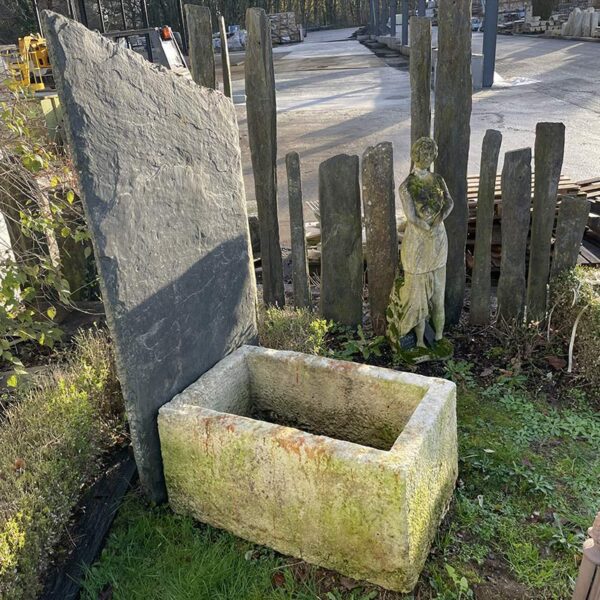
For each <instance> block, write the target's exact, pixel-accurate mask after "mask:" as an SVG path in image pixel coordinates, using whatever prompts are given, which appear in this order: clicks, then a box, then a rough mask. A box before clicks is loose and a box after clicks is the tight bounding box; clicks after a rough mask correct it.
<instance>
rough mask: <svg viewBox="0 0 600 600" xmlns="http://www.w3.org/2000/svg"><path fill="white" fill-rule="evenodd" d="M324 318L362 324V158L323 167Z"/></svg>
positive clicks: (335, 160) (334, 161) (330, 162)
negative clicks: (360, 176)
mask: <svg viewBox="0 0 600 600" xmlns="http://www.w3.org/2000/svg"><path fill="white" fill-rule="evenodd" d="M319 212H320V216H321V314H322V315H323V317H324V318H325V319H331V320H333V321H336V322H338V323H341V324H342V325H349V326H352V327H356V326H357V325H360V323H361V321H362V292H363V257H362V231H361V230H362V224H361V217H360V186H359V183H358V156H348V154H339V155H338V156H334V157H332V158H330V159H328V160H326V161H324V162H322V163H321V164H320V165H319Z"/></svg>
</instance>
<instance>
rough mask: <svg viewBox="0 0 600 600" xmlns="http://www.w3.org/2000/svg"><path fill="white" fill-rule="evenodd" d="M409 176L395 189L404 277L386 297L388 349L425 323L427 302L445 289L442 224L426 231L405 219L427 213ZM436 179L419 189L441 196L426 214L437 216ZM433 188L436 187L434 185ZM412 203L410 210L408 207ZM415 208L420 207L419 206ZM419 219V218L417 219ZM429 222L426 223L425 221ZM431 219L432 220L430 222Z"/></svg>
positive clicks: (445, 244)
mask: <svg viewBox="0 0 600 600" xmlns="http://www.w3.org/2000/svg"><path fill="white" fill-rule="evenodd" d="M415 177H416V176H415V175H413V174H411V175H409V177H408V178H407V179H406V180H405V181H404V182H402V184H401V185H400V189H399V194H400V200H401V202H402V206H403V208H404V213H405V215H406V216H407V218H408V221H407V225H406V231H405V233H404V238H403V239H402V247H401V251H400V256H401V260H402V269H403V271H404V276H403V277H400V278H399V279H398V280H397V282H396V285H394V289H393V290H392V293H391V296H390V304H389V306H388V314H387V320H388V329H387V333H388V337H389V339H390V341H391V342H392V345H397V342H398V340H399V339H400V338H401V337H403V336H405V335H406V334H408V333H410V331H412V330H413V329H414V328H415V327H416V326H417V325H418V324H419V323H420V322H421V321H423V320H425V319H427V318H428V317H429V315H430V314H431V300H432V298H433V295H434V293H435V291H436V290H440V289H441V290H442V291H443V290H444V288H445V285H446V259H447V257H448V238H447V236H446V229H445V227H444V222H443V220H441V219H440V220H438V222H437V223H436V224H435V225H433V226H432V227H431V229H430V230H428V231H426V230H425V229H423V228H421V227H419V226H418V225H416V224H415V223H414V222H413V220H412V219H411V218H410V217H409V215H411V214H415V213H416V214H417V217H418V216H419V213H421V214H422V215H423V216H425V215H424V211H426V210H427V208H428V207H427V206H426V204H427V199H423V198H416V199H415V198H413V196H412V195H411V191H410V190H411V189H412V190H413V194H414V186H412V185H410V182H411V178H413V180H414V178H415ZM438 177H439V175H435V174H434V175H433V177H432V182H431V183H432V184H433V185H432V187H431V188H429V186H427V187H425V188H421V192H422V193H424V194H425V195H427V194H433V195H434V196H437V195H438V194H441V195H442V198H441V204H440V198H438V197H435V198H431V200H432V202H431V204H430V206H429V208H430V209H431V208H432V207H433V210H432V211H431V212H430V214H431V213H433V214H437V213H438V212H441V211H443V206H444V202H443V185H442V186H439V187H438V185H439V184H438V181H437V179H438ZM436 184H437V185H436ZM409 202H410V203H412V210H411V207H410V206H408V203H409ZM419 204H420V205H421V206H419ZM421 218H423V217H421ZM426 220H428V221H429V219H426ZM433 220H434V219H433V218H432V219H431V221H433Z"/></svg>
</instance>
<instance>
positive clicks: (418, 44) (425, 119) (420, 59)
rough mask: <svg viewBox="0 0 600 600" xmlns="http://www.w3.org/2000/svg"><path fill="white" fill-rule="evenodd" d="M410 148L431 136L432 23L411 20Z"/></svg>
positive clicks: (424, 18)
mask: <svg viewBox="0 0 600 600" xmlns="http://www.w3.org/2000/svg"><path fill="white" fill-rule="evenodd" d="M409 65H410V144H411V146H412V145H413V144H414V143H415V142H416V141H417V140H418V139H419V138H422V137H430V136H431V19H430V18H429V17H416V16H415V17H412V18H411V19H410V63H409Z"/></svg>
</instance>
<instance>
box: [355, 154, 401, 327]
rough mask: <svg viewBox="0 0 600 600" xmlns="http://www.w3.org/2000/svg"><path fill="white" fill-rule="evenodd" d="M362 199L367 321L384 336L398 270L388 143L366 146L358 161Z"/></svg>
mask: <svg viewBox="0 0 600 600" xmlns="http://www.w3.org/2000/svg"><path fill="white" fill-rule="evenodd" d="M362 198H363V208H364V212H365V232H366V238H367V274H368V281H369V305H370V308H371V321H372V323H373V331H374V333H375V334H376V335H384V334H385V327H386V317H385V313H386V309H387V306H388V304H389V301H390V292H391V291H392V287H393V285H394V279H395V278H396V271H397V268H398V231H397V229H396V202H395V198H394V156H393V147H392V144H391V142H383V143H381V144H377V146H374V147H373V146H369V147H368V148H367V149H366V150H365V153H364V154H363V159H362Z"/></svg>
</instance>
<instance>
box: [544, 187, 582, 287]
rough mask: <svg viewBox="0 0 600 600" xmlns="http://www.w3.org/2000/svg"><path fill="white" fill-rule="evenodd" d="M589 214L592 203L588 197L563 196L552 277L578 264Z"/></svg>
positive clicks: (557, 227)
mask: <svg viewBox="0 0 600 600" xmlns="http://www.w3.org/2000/svg"><path fill="white" fill-rule="evenodd" d="M589 214H590V203H589V201H588V200H587V198H579V197H577V196H564V197H563V199H562V201H561V203H560V209H559V211H558V220H557V223H556V239H555V241H554V252H553V254H552V270H551V277H553V278H554V277H556V276H557V275H560V273H562V272H563V271H567V270H568V269H572V268H573V267H574V266H575V265H576V264H577V257H578V256H579V249H580V248H581V240H582V238H583V234H584V232H585V227H586V225H587V220H588V216H589Z"/></svg>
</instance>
